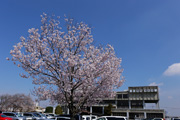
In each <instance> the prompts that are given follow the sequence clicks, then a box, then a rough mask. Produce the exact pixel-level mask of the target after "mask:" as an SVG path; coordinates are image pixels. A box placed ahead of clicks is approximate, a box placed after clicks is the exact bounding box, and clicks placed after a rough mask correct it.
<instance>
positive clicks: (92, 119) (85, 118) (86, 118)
mask: <svg viewBox="0 0 180 120" xmlns="http://www.w3.org/2000/svg"><path fill="white" fill-rule="evenodd" d="M96 119H97V116H96V115H82V120H96Z"/></svg>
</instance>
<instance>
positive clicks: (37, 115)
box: [33, 113, 41, 117]
mask: <svg viewBox="0 0 180 120" xmlns="http://www.w3.org/2000/svg"><path fill="white" fill-rule="evenodd" d="M33 115H34V116H36V117H41V115H39V114H38V113H34V114H33Z"/></svg>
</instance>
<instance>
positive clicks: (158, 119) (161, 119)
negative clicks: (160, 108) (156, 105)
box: [152, 118, 165, 120]
mask: <svg viewBox="0 0 180 120" xmlns="http://www.w3.org/2000/svg"><path fill="white" fill-rule="evenodd" d="M152 120H165V119H163V118H153V119H152Z"/></svg>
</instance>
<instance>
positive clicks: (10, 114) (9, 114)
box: [3, 113, 16, 117]
mask: <svg viewBox="0 0 180 120" xmlns="http://www.w3.org/2000/svg"><path fill="white" fill-rule="evenodd" d="M3 114H5V115H7V116H11V117H15V116H16V115H14V114H13V113H3Z"/></svg>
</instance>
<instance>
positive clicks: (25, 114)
mask: <svg viewBox="0 0 180 120" xmlns="http://www.w3.org/2000/svg"><path fill="white" fill-rule="evenodd" d="M23 116H30V117H31V116H32V114H27V113H24V114H23Z"/></svg>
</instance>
